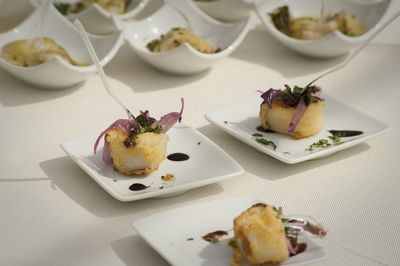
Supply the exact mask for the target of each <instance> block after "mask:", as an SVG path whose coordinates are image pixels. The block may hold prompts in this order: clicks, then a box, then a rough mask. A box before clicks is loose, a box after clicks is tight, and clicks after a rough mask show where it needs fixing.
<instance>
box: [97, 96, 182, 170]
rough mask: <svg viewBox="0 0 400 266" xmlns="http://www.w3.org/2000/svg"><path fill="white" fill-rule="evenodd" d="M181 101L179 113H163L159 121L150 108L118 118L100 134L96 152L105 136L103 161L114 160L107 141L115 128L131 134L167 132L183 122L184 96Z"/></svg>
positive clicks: (110, 161) (109, 161)
mask: <svg viewBox="0 0 400 266" xmlns="http://www.w3.org/2000/svg"><path fill="white" fill-rule="evenodd" d="M181 103H182V108H181V110H180V112H179V113H178V112H171V113H168V114H166V115H163V116H162V117H161V118H160V120H158V121H157V120H156V119H155V118H153V117H151V116H150V114H149V111H148V110H146V111H144V112H143V111H140V115H138V116H137V117H133V116H132V117H130V118H129V119H118V120H117V121H115V122H114V123H112V124H111V125H110V126H109V127H108V128H107V129H105V130H104V131H103V132H101V134H100V135H99V136H98V138H97V140H96V142H95V144H94V153H96V152H97V147H98V145H99V142H100V139H101V138H102V137H103V136H104V148H103V161H104V162H105V163H108V164H110V163H112V162H113V159H112V157H111V152H110V144H109V142H108V141H107V131H109V130H111V129H113V128H119V129H121V130H122V131H124V132H126V133H128V134H130V135H137V134H140V133H144V132H155V133H166V132H167V131H168V130H169V129H170V128H171V127H172V126H173V125H174V124H175V123H176V122H178V121H179V122H181V120H182V113H183V108H184V100H183V98H181Z"/></svg>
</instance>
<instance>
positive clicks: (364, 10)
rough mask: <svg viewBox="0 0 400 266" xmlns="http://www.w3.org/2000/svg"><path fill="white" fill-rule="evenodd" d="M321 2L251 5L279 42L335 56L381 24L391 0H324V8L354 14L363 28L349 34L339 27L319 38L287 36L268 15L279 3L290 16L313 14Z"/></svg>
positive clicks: (301, 50)
mask: <svg viewBox="0 0 400 266" xmlns="http://www.w3.org/2000/svg"><path fill="white" fill-rule="evenodd" d="M321 2H322V1H321V0H284V1H279V2H277V3H275V4H274V5H268V4H259V3H258V4H257V3H256V4H254V7H255V10H256V13H257V14H258V16H259V17H260V19H261V21H262V22H263V23H264V25H265V26H266V27H267V29H268V31H269V32H270V33H271V35H272V36H273V37H275V38H276V39H277V40H278V41H280V42H281V43H282V44H283V45H285V46H287V47H288V48H290V49H292V50H294V51H296V52H299V53H301V54H303V55H307V56H312V57H335V56H340V55H344V54H346V53H348V52H350V51H351V50H353V49H354V48H356V47H357V46H359V45H360V44H361V43H363V42H364V41H365V40H366V39H368V37H369V36H371V34H373V33H374V31H375V30H377V26H378V25H381V24H382V22H383V21H384V18H385V17H386V14H387V11H388V9H389V6H390V5H391V3H392V0H382V1H379V2H370V1H365V2H363V1H349V0H335V1H327V6H326V7H327V8H328V9H327V11H328V12H331V13H336V12H339V11H341V10H344V11H345V12H346V14H348V15H355V16H356V17H357V18H358V19H360V20H361V21H363V22H364V23H365V25H366V26H367V32H366V33H364V34H362V35H360V36H357V37H349V36H347V35H345V34H343V33H342V32H340V31H333V32H331V33H329V34H327V35H325V36H323V37H321V38H319V39H315V40H299V39H295V38H292V37H289V36H287V35H286V34H284V33H282V32H280V31H279V30H278V29H276V27H275V26H274V24H273V23H272V20H271V19H270V17H269V15H268V14H269V13H271V12H272V11H273V10H275V9H276V8H277V7H281V6H283V5H287V6H289V10H290V12H291V14H292V15H293V17H294V18H298V17H303V16H310V15H317V14H319V12H320V9H321Z"/></svg>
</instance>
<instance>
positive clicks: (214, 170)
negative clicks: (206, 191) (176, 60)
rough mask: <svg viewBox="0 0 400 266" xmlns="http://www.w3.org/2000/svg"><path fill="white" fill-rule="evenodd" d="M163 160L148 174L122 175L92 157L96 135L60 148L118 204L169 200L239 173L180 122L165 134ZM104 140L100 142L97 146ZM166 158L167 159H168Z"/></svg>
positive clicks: (99, 155)
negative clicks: (163, 198)
mask: <svg viewBox="0 0 400 266" xmlns="http://www.w3.org/2000/svg"><path fill="white" fill-rule="evenodd" d="M168 136H169V139H170V140H169V143H168V147H167V158H166V159H165V160H163V161H162V162H161V164H160V165H159V167H158V169H156V170H154V171H152V172H151V173H149V174H148V175H144V174H140V175H129V176H128V175H123V174H121V173H119V172H118V171H116V170H115V169H114V167H113V164H107V163H105V162H104V160H103V158H102V152H103V151H102V149H99V150H98V151H97V153H96V154H95V153H94V152H93V146H94V144H95V142H96V139H97V138H98V135H93V136H87V137H82V138H78V139H74V140H69V141H65V142H63V143H62V144H61V147H62V149H63V150H64V151H65V152H66V153H67V154H68V155H69V157H71V159H72V160H73V161H74V162H75V163H77V164H78V165H79V166H80V167H81V168H82V169H83V170H84V171H85V172H86V173H87V174H88V175H90V176H91V177H92V178H93V179H94V180H95V181H96V182H97V183H98V184H99V185H100V186H101V187H102V188H104V189H105V190H106V191H107V192H108V193H110V194H111V195H112V196H113V197H114V198H116V199H118V200H120V201H134V200H139V199H145V198H154V197H170V196H173V195H177V194H180V193H183V192H185V191H187V190H190V189H194V188H196V187H200V186H204V185H207V184H211V183H215V182H218V181H221V180H224V179H227V178H230V177H233V176H236V175H240V174H242V173H243V168H242V167H241V166H240V165H239V164H238V163H236V162H235V161H234V160H233V159H232V158H231V157H230V156H229V155H228V154H227V153H226V152H225V151H223V150H222V149H221V148H220V147H218V146H217V145H216V144H215V143H213V142H212V141H211V140H209V139H208V138H207V137H205V136H204V135H202V134H201V133H200V132H198V131H197V130H195V129H193V128H190V127H189V126H187V125H185V124H183V123H180V124H177V125H175V126H174V127H172V128H171V129H170V130H169V131H168ZM103 142H104V140H103V139H101V140H100V143H99V147H102V145H103ZM168 157H169V158H168Z"/></svg>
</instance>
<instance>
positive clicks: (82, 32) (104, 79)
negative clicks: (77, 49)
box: [74, 19, 135, 119]
mask: <svg viewBox="0 0 400 266" xmlns="http://www.w3.org/2000/svg"><path fill="white" fill-rule="evenodd" d="M74 24H75V26H76V28H77V30H78V32H79V34H80V35H81V38H82V40H83V43H84V44H85V46H86V49H87V50H88V52H89V54H90V57H91V58H92V61H93V62H94V64H95V66H96V69H97V72H98V73H99V75H100V78H101V81H102V82H103V85H104V87H105V88H106V90H107V92H108V94H110V96H111V98H113V99H114V100H115V101H116V102H117V103H118V104H119V105H120V106H121V107H122V108H123V109H124V110H125V111H126V112H127V114H128V117H129V118H130V119H135V117H134V116H133V115H132V113H131V112H130V111H129V109H128V108H127V107H126V106H125V105H124V104H123V103H122V102H121V101H120V100H119V99H118V97H117V96H115V94H114V92H113V91H112V90H111V86H110V84H109V83H108V80H107V77H106V74H105V73H104V70H103V67H102V66H101V64H100V60H99V59H98V58H97V55H96V52H95V50H94V48H93V46H92V43H91V42H90V40H89V37H88V35H87V33H86V31H85V28H84V27H83V25H82V23H81V22H80V21H79V19H75V21H74Z"/></svg>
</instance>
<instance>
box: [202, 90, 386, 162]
mask: <svg viewBox="0 0 400 266" xmlns="http://www.w3.org/2000/svg"><path fill="white" fill-rule="evenodd" d="M323 98H324V99H325V102H326V107H325V115H324V125H323V128H322V130H321V131H320V132H319V133H318V134H317V135H315V136H312V137H309V138H304V139H300V140H295V139H293V138H292V137H290V136H286V135H282V134H278V133H264V132H260V131H258V130H257V129H256V128H257V127H258V126H259V125H260V119H259V112H260V105H261V103H262V102H263V100H262V99H261V97H255V98H251V99H248V100H245V101H243V102H240V103H236V104H233V105H230V106H227V107H224V108H222V109H220V110H217V111H215V112H211V113H208V114H206V119H207V120H208V121H210V122H211V123H213V124H214V125H216V126H218V127H219V128H221V129H222V130H224V131H225V132H227V133H229V134H231V135H232V136H234V137H236V138H238V139H240V140H241V141H243V142H245V143H247V144H249V145H250V146H252V147H254V148H256V149H257V150H259V151H261V152H263V153H265V154H268V155H270V156H272V157H274V158H276V159H278V160H280V161H282V162H285V163H289V164H293V163H299V162H302V161H306V160H310V159H314V158H317V157H324V156H327V155H330V154H332V153H335V152H337V151H340V150H343V149H346V148H348V147H351V146H353V145H356V144H358V143H361V142H364V141H366V140H367V139H370V138H372V137H375V136H378V135H380V134H383V133H385V132H387V131H389V130H390V126H388V125H386V124H385V123H383V122H381V121H379V120H377V119H376V118H373V117H371V116H370V115H368V114H366V113H363V112H361V111H359V110H357V109H355V108H354V107H352V106H350V105H348V104H346V103H344V102H341V101H339V100H337V99H335V98H333V97H330V96H328V95H326V94H324V95H323ZM328 130H360V131H363V132H364V133H363V134H361V135H359V136H355V137H345V138H341V140H342V141H344V143H343V144H340V145H332V146H330V147H327V148H314V150H313V151H307V150H306V149H308V148H309V146H310V145H311V144H312V143H314V142H318V140H320V139H328V136H331V134H330V133H329V132H328ZM254 133H258V134H262V135H263V138H265V139H267V140H270V141H272V142H274V143H275V145H276V150H274V149H273V148H272V147H271V146H265V145H263V144H261V143H258V142H257V141H256V137H254V136H253V134H254Z"/></svg>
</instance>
